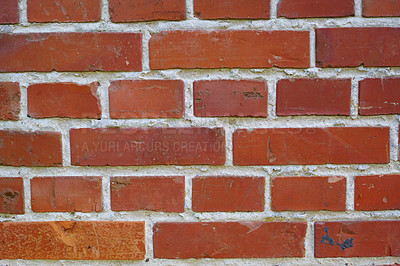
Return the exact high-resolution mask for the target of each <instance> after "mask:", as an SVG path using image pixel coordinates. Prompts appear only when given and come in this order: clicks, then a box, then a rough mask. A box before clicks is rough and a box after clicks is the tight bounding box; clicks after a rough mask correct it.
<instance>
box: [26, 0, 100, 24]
mask: <svg viewBox="0 0 400 266" xmlns="http://www.w3.org/2000/svg"><path fill="white" fill-rule="evenodd" d="M27 4H28V21H29V22H92V21H99V20H100V17H101V0H79V1H71V0H58V1H54V0H28V2H27Z"/></svg>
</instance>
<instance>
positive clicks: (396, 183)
mask: <svg viewBox="0 0 400 266" xmlns="http://www.w3.org/2000/svg"><path fill="white" fill-rule="evenodd" d="M354 194H355V195H354V208H355V209H356V210H357V211H380V210H400V175H375V176H357V177H356V181H355V191H354Z"/></svg>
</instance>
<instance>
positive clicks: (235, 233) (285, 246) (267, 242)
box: [153, 222, 306, 259]
mask: <svg viewBox="0 0 400 266" xmlns="http://www.w3.org/2000/svg"><path fill="white" fill-rule="evenodd" d="M153 234H154V235H153V242H154V257H156V258H169V259H173V258H178V259H188V258H267V257H278V258H280V257H303V256H304V237H305V234H306V224H305V223H301V222H291V223H287V222H272V223H271V222H210V223H205V222H204V223H200V222H198V223H196V222H195V223H157V224H155V226H154V228H153ZM277 235H280V236H281V237H276V236H277Z"/></svg>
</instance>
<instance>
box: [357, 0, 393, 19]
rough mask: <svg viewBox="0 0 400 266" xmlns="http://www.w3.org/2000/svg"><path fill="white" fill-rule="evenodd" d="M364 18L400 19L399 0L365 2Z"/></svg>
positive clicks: (371, 0) (367, 0) (366, 0)
mask: <svg viewBox="0 0 400 266" xmlns="http://www.w3.org/2000/svg"><path fill="white" fill-rule="evenodd" d="M362 8H363V9H362V14H363V16H364V17H400V1H399V0H363V5H362Z"/></svg>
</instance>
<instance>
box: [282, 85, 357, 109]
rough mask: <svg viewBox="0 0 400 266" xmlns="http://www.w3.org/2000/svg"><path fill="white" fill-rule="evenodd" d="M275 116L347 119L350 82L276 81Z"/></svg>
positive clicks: (349, 101)
mask: <svg viewBox="0 0 400 266" xmlns="http://www.w3.org/2000/svg"><path fill="white" fill-rule="evenodd" d="M276 90H277V92H276V93H277V95H276V114H277V115H278V116H288V115H350V103H351V80H350V79H285V80H279V81H278V84H277V89H276Z"/></svg>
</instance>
